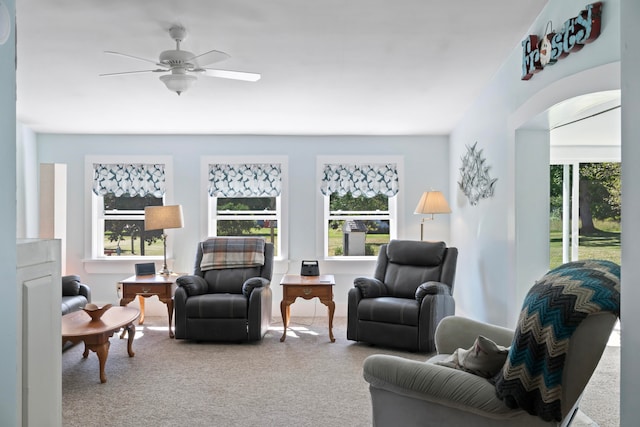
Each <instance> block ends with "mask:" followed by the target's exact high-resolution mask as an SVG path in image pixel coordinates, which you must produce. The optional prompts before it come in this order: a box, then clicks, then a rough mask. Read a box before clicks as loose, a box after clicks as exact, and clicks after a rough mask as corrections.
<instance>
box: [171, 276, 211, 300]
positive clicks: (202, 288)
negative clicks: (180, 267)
mask: <svg viewBox="0 0 640 427" xmlns="http://www.w3.org/2000/svg"><path fill="white" fill-rule="evenodd" d="M176 284H177V285H178V286H180V287H181V288H183V289H184V290H185V291H186V293H187V295H188V296H194V295H202V294H204V293H206V292H207V289H208V288H209V285H207V281H206V280H204V278H203V277H200V276H196V275H187V276H180V277H178V279H176Z"/></svg>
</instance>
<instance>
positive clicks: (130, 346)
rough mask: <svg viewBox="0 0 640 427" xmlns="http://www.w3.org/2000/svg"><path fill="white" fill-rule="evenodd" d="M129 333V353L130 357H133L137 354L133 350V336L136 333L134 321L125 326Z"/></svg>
mask: <svg viewBox="0 0 640 427" xmlns="http://www.w3.org/2000/svg"><path fill="white" fill-rule="evenodd" d="M125 329H126V331H127V334H128V335H129V338H128V339H127V353H128V354H129V357H133V356H135V355H136V354H135V353H134V352H133V338H134V337H135V335H136V327H135V326H133V323H131V324H129V325H127V326H126V327H125Z"/></svg>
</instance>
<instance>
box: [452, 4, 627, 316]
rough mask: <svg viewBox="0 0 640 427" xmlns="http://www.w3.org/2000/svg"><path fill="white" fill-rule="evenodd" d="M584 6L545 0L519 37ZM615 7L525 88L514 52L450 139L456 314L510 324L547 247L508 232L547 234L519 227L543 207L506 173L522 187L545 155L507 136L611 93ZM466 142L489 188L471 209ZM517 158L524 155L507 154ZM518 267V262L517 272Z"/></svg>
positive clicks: (544, 261) (616, 43)
mask: <svg viewBox="0 0 640 427" xmlns="http://www.w3.org/2000/svg"><path fill="white" fill-rule="evenodd" d="M585 5H586V3H585V2H583V1H577V0H571V1H567V0H551V1H550V2H549V3H548V5H547V7H546V8H545V9H544V10H543V11H542V13H541V15H540V16H539V17H538V19H536V21H535V22H534V23H533V25H532V26H531V28H530V30H529V32H528V33H527V34H537V35H542V34H543V33H544V30H545V27H546V25H547V23H548V22H549V21H552V22H553V26H554V28H555V29H556V30H558V29H559V28H560V27H561V26H562V23H563V22H564V21H565V20H566V19H569V18H572V17H574V16H576V15H577V14H578V12H579V11H580V10H582V9H583V8H584V6H585ZM619 8H620V2H619V0H611V1H607V2H605V3H604V9H603V19H602V22H603V25H602V32H601V35H600V37H599V38H598V39H597V40H595V41H594V42H593V43H591V44H589V45H586V46H585V47H584V48H583V49H582V50H581V51H579V52H574V53H572V54H570V55H569V56H568V57H566V58H564V59H561V60H559V61H558V62H557V63H556V64H555V65H553V66H547V67H546V68H545V69H544V70H543V71H541V72H539V73H537V74H535V75H534V76H533V78H532V79H531V80H529V81H522V80H521V79H520V75H521V55H522V49H521V47H520V46H519V45H518V46H515V47H514V50H513V51H512V53H511V55H510V56H509V57H508V58H507V59H506V61H505V63H504V64H503V66H502V67H501V68H500V70H498V72H497V73H496V75H495V76H494V78H493V80H492V81H491V83H490V84H489V86H488V87H487V88H486V90H485V91H484V92H483V93H482V94H481V95H480V96H479V98H478V99H477V101H476V102H475V103H474V104H473V105H472V106H471V107H470V109H469V110H468V111H467V113H466V114H465V117H464V119H463V120H462V121H461V122H460V123H459V124H458V126H457V127H456V129H455V130H454V132H453V133H452V135H451V166H450V167H451V181H450V192H451V194H455V195H456V196H455V197H453V199H454V200H455V203H456V204H455V206H454V207H453V211H454V212H453V215H452V216H453V217H452V219H451V221H452V229H451V243H452V244H453V245H456V246H458V247H459V248H460V257H459V260H458V263H459V267H458V271H459V275H458V278H457V280H456V283H457V288H456V293H455V297H456V301H457V307H458V314H463V315H467V316H469V317H472V318H477V319H480V320H487V321H490V322H493V323H497V324H501V325H505V326H513V325H514V324H515V321H516V320H517V315H518V312H519V311H520V304H521V303H522V296H523V295H524V293H525V292H526V290H527V289H528V288H529V287H530V286H531V285H532V284H533V281H534V280H535V279H537V278H538V277H539V276H540V275H541V274H542V273H544V272H545V271H546V270H547V269H548V265H549V264H548V262H549V261H548V249H545V248H544V247H542V246H541V247H539V248H537V249H536V248H535V247H532V246H530V245H531V244H532V242H536V239H535V238H534V236H529V237H530V238H523V237H525V236H519V237H518V236H517V230H525V231H526V230H528V231H529V232H530V233H541V234H544V233H546V231H547V230H548V228H545V229H542V228H541V226H540V223H539V222H537V223H533V224H531V223H528V222H527V221H530V220H531V218H527V215H525V216H522V217H520V216H519V215H520V214H522V213H526V212H527V207H530V206H539V205H540V204H542V205H545V204H546V203H547V202H546V201H545V200H541V199H540V197H541V194H543V193H544V191H530V190H531V189H530V188H526V187H521V186H522V185H523V182H518V181H517V180H516V176H517V175H520V174H523V175H525V176H527V177H528V178H527V181H526V182H532V181H533V182H535V181H536V180H535V176H536V174H541V173H542V172H541V171H543V170H545V169H544V168H541V167H540V165H541V162H545V161H546V162H547V164H548V158H549V155H548V153H544V152H543V151H542V150H533V156H532V150H531V148H529V149H526V150H525V149H520V147H516V144H518V142H517V138H519V137H523V136H524V137H525V138H526V139H527V140H528V143H531V137H532V135H531V134H526V133H522V132H518V133H517V132H516V131H518V130H520V131H522V130H525V129H530V128H532V127H533V123H535V124H536V126H538V125H537V124H538V123H539V122H540V121H539V120H534V119H538V118H539V117H538V116H539V115H541V114H544V112H545V111H546V110H547V109H548V108H550V107H551V106H553V105H554V104H556V103H558V102H560V101H562V100H564V99H568V98H571V97H574V96H578V95H582V94H584V93H588V92H589V91H594V92H595V91H602V90H609V89H618V88H619V73H618V70H619V59H620V38H619ZM525 36H526V34H523V37H522V38H524V37H525ZM606 64H612V65H610V66H607V65H606ZM532 130H536V129H532ZM537 130H539V126H538V129H537ZM548 140H549V138H548V136H546V137H543V138H540V142H539V143H541V144H548ZM476 141H477V142H478V147H479V148H483V149H484V155H485V157H486V159H487V163H488V164H489V165H490V166H491V167H492V169H491V176H492V177H495V178H498V181H497V184H496V191H495V196H494V197H493V198H490V199H484V200H481V201H480V203H479V204H478V205H477V206H471V205H469V203H468V202H467V200H466V197H465V196H464V195H463V194H462V193H461V191H460V190H459V189H458V187H457V184H456V181H457V180H458V179H459V171H458V169H459V167H460V158H461V157H462V156H464V154H465V152H466V146H467V145H472V144H473V143H474V142H476ZM545 149H546V148H545ZM524 153H528V154H526V155H528V156H532V157H529V158H518V157H517V156H522V155H523V154H524ZM547 180H548V178H546V177H544V176H542V175H540V179H539V180H538V182H539V185H540V186H546V185H547V184H546V182H547ZM538 190H539V189H538ZM535 244H536V245H539V244H540V242H539V241H538V243H535ZM523 263H526V265H520V264H523Z"/></svg>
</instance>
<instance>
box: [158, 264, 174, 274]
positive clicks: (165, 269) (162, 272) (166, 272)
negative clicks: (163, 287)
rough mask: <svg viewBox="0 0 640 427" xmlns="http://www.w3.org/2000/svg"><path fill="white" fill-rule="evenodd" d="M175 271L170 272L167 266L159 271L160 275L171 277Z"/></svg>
mask: <svg viewBox="0 0 640 427" xmlns="http://www.w3.org/2000/svg"><path fill="white" fill-rule="evenodd" d="M172 273H173V271H171V270H169V269H168V268H167V266H166V265H164V266H162V269H161V270H160V271H158V274H159V275H161V276H171V274H172Z"/></svg>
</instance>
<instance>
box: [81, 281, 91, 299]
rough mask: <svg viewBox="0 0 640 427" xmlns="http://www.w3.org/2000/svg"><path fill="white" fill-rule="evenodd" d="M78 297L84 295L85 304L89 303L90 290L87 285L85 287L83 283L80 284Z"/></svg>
mask: <svg viewBox="0 0 640 427" xmlns="http://www.w3.org/2000/svg"><path fill="white" fill-rule="evenodd" d="M78 294H79V295H84V297H85V298H86V299H87V302H91V288H90V287H89V285H85V284H84V283H80V289H79V290H78Z"/></svg>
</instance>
